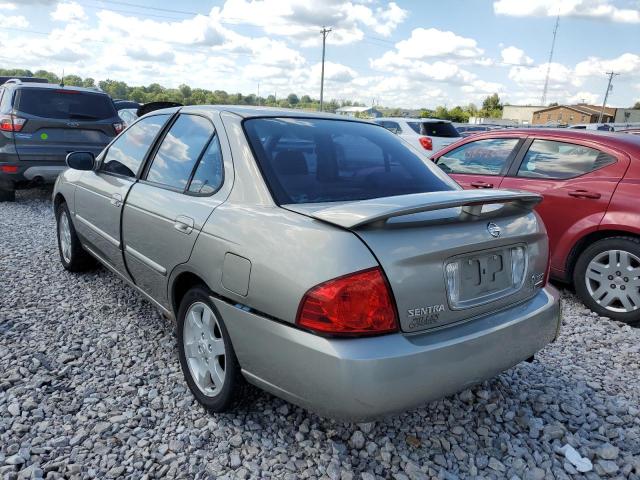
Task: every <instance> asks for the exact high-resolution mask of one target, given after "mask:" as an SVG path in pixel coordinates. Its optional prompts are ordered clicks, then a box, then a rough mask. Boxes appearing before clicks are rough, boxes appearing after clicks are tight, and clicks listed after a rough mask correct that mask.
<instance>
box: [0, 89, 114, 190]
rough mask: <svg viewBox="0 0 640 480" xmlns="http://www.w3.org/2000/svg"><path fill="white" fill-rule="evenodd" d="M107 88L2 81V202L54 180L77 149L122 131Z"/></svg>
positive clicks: (97, 147)
mask: <svg viewBox="0 0 640 480" xmlns="http://www.w3.org/2000/svg"><path fill="white" fill-rule="evenodd" d="M122 128H123V127H122V120H121V119H120V117H118V114H117V113H116V110H115V108H114V106H113V102H112V101H111V98H110V97H109V96H108V95H107V94H106V93H104V92H102V91H98V90H95V89H87V88H79V87H62V86H60V85H53V84H48V83H34V82H23V81H21V80H18V79H15V80H9V81H7V82H5V83H4V84H3V85H2V86H0V201H13V200H14V199H15V189H16V188H22V187H27V186H29V185H33V184H38V183H43V182H45V183H46V182H49V183H53V181H54V180H55V178H56V177H57V176H58V174H59V173H60V172H61V171H62V170H64V169H65V168H67V167H66V164H65V157H66V155H67V153H69V152H71V151H73V150H86V151H90V152H92V153H94V154H96V155H97V154H98V153H100V151H101V150H102V149H103V148H104V147H105V146H106V145H107V144H108V143H109V142H110V141H111V139H113V137H115V136H116V135H117V134H118V133H120V131H121V130H122Z"/></svg>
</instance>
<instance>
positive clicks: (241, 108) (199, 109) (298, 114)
mask: <svg viewBox="0 0 640 480" xmlns="http://www.w3.org/2000/svg"><path fill="white" fill-rule="evenodd" d="M178 109H179V110H180V111H181V112H185V113H205V114H206V113H209V114H210V113H224V112H227V113H232V114H235V115H238V116H239V117H242V118H260V117H290V118H291V117H293V118H321V119H322V118H324V119H328V120H344V121H349V122H359V123H371V122H370V121H368V120H367V119H361V118H354V117H348V116H345V115H337V114H335V113H325V112H312V111H307V110H296V109H292V108H273V107H256V106H249V105H246V106H245V105H188V106H184V107H173V108H164V109H158V110H154V111H153V112H152V113H154V114H157V113H162V112H164V113H172V112H175V111H176V110H178Z"/></svg>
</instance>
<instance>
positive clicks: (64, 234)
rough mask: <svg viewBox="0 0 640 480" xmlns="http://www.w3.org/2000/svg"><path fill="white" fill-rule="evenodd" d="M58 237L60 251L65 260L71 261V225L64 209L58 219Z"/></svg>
mask: <svg viewBox="0 0 640 480" xmlns="http://www.w3.org/2000/svg"><path fill="white" fill-rule="evenodd" d="M58 238H59V239H60V251H61V252H62V258H63V259H64V261H65V262H67V263H71V226H70V224H69V217H68V215H67V212H66V211H64V210H63V211H62V212H61V213H60V218H59V220H58Z"/></svg>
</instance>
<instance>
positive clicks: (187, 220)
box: [173, 215, 193, 235]
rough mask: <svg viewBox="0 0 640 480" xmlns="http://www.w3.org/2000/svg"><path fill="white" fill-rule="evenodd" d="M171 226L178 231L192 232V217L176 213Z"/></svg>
mask: <svg viewBox="0 0 640 480" xmlns="http://www.w3.org/2000/svg"><path fill="white" fill-rule="evenodd" d="M173 228H175V229H176V230H177V231H179V232H180V233H185V234H187V235H189V234H190V233H191V232H193V218H191V217H186V216H184V215H178V216H177V217H176V221H175V223H174V224H173Z"/></svg>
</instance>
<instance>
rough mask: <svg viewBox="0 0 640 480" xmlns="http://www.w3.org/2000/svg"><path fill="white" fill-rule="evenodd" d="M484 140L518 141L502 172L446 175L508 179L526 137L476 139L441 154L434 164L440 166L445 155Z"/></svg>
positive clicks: (453, 173)
mask: <svg viewBox="0 0 640 480" xmlns="http://www.w3.org/2000/svg"><path fill="white" fill-rule="evenodd" d="M483 140H517V142H516V144H515V145H514V146H513V150H511V153H510V154H509V156H508V157H507V158H506V160H505V161H504V165H503V166H502V169H501V170H500V172H499V173H456V172H451V173H449V172H445V173H446V174H447V175H482V176H485V177H506V176H507V173H508V172H509V171H511V167H512V165H513V163H514V160H515V159H516V158H517V157H518V155H519V153H520V151H521V150H522V146H523V144H524V143H525V141H526V137H518V136H513V137H510V136H509V137H489V138H475V139H473V140H471V141H469V142H466V143H463V144H462V145H459V146H457V147H456V148H454V149H451V150H449V151H448V152H446V153H443V154H441V155H440V156H439V157H438V158H436V159H435V161H434V163H435V164H436V165H438V162H439V161H440V159H441V158H442V157H444V156H445V155H447V154H448V153H450V152H453V151H455V150H458V149H459V148H462V147H464V146H465V145H469V144H472V143H476V142H482V141H483ZM443 171H444V170H443Z"/></svg>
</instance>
